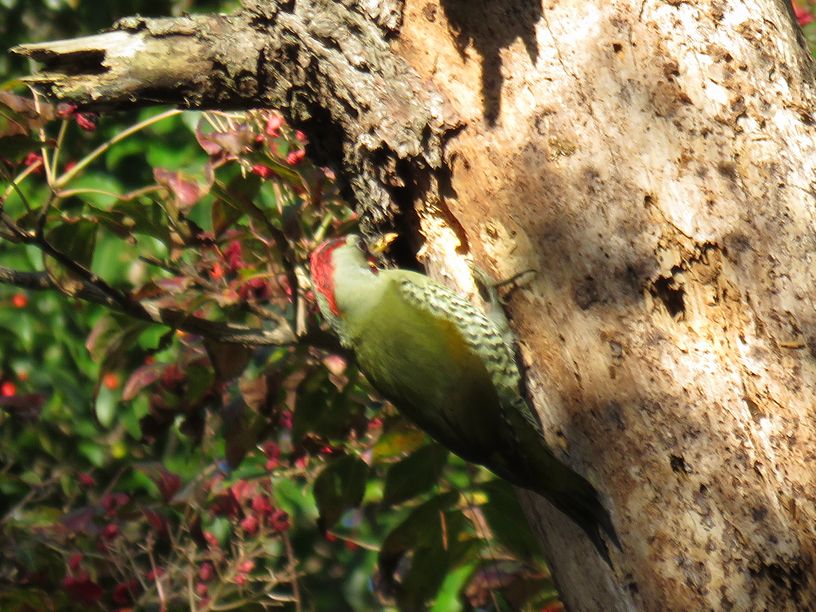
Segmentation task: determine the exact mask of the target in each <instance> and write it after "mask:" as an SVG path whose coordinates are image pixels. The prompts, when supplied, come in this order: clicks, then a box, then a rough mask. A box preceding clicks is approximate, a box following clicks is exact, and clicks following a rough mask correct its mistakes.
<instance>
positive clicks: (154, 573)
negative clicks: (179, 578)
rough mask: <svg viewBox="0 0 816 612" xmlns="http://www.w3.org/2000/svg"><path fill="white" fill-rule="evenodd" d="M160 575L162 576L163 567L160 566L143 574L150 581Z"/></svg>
mask: <svg viewBox="0 0 816 612" xmlns="http://www.w3.org/2000/svg"><path fill="white" fill-rule="evenodd" d="M162 576H164V568H161V567H157V568H156V569H154V570H150V571H149V572H147V574H145V578H147V579H148V580H150V581H155V580H156V579H157V578H161V577H162Z"/></svg>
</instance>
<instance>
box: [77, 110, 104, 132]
mask: <svg viewBox="0 0 816 612" xmlns="http://www.w3.org/2000/svg"><path fill="white" fill-rule="evenodd" d="M75 118H76V122H77V125H78V126H79V127H80V128H81V129H83V130H85V131H86V132H94V131H96V126H97V124H98V123H99V115H97V114H96V113H77V114H76V117H75Z"/></svg>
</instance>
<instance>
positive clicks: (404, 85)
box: [19, 0, 816, 610]
mask: <svg viewBox="0 0 816 612" xmlns="http://www.w3.org/2000/svg"><path fill="white" fill-rule="evenodd" d="M116 36H117V37H120V38H122V37H123V38H122V40H125V41H132V40H133V37H139V38H140V39H142V42H141V43H140V44H139V45H131V46H130V47H128V46H127V43H122V41H121V40H119V41H113V42H110V41H106V42H100V40H99V39H96V40H94V41H92V42H89V41H90V39H80V40H78V41H73V43H71V45H68V46H70V47H71V49H72V50H71V51H70V52H68V51H65V49H66V47H65V46H63V47H60V46H59V45H54V44H44V45H32V46H27V47H24V48H22V49H20V50H19V51H21V52H24V53H28V54H29V55H32V56H33V57H35V58H38V59H41V60H45V61H47V68H48V69H47V71H46V73H45V74H41V75H38V76H37V77H35V80H37V81H38V82H39V83H40V84H41V85H42V86H44V87H45V88H46V89H48V90H50V92H51V93H52V94H53V95H56V96H57V97H61V98H65V99H72V100H75V101H79V102H80V103H82V104H83V105H86V106H101V107H105V106H108V107H110V106H121V105H126V104H132V103H137V104H138V103H143V102H144V99H145V98H146V99H149V100H162V101H172V102H176V103H179V104H182V105H186V106H195V107H207V106H227V105H228V106H232V107H235V106H238V107H240V106H274V107H278V108H281V109H283V110H284V111H286V112H287V113H288V114H289V115H290V117H291V118H292V119H293V120H294V121H296V122H298V123H299V124H300V125H302V126H303V127H304V128H305V129H306V130H307V131H308V132H309V136H310V139H311V141H312V142H313V143H315V146H314V147H313V149H312V153H313V154H315V155H319V156H322V157H323V158H324V160H325V161H327V162H333V163H334V164H336V165H337V166H340V167H342V169H343V176H344V177H345V179H346V180H347V185H348V192H349V195H350V197H353V198H354V199H355V200H356V201H357V203H358V205H359V206H360V207H361V209H363V210H365V212H366V220H367V223H368V226H369V227H370V228H378V227H385V226H388V225H394V226H396V227H397V228H398V229H399V230H400V231H402V233H403V235H404V236H413V237H414V238H415V240H416V241H415V242H413V243H411V246H418V245H419V243H420V240H419V236H421V237H422V243H423V248H422V251H421V254H420V256H419V259H420V260H421V261H422V262H423V263H425V264H426V265H427V267H428V268H429V270H430V271H431V273H433V274H435V275H436V276H440V277H444V278H446V279H447V280H448V282H450V283H452V284H454V285H458V286H460V287H462V288H463V289H471V288H472V283H471V281H470V280H469V275H468V271H467V270H468V269H467V265H466V257H465V254H467V255H468V256H471V257H472V258H473V259H474V260H476V261H477V262H479V263H480V264H481V266H482V267H485V268H488V269H490V270H492V271H493V273H494V275H495V276H496V277H499V278H501V277H508V276H510V275H512V274H514V273H516V272H519V271H521V270H524V269H528V268H534V269H535V270H537V276H536V277H535V279H534V281H533V282H532V283H531V284H530V285H528V286H526V287H524V288H523V289H521V290H519V291H517V292H515V293H514V294H513V296H512V298H511V301H510V305H509V311H510V314H511V316H512V319H513V324H514V327H515V329H516V331H517V333H518V336H519V340H520V343H521V347H522V352H523V356H524V359H525V362H526V364H527V366H528V383H529V387H530V389H531V395H532V398H533V400H534V402H535V404H536V406H537V407H538V408H539V412H540V414H541V417H542V420H543V422H544V423H545V426H546V429H547V436H548V438H549V440H550V442H551V443H552V445H553V446H554V447H556V448H558V449H560V450H561V452H562V454H563V457H564V458H565V460H566V461H567V462H568V463H570V464H571V465H572V466H574V467H575V468H576V469H577V470H578V471H580V472H582V473H584V474H586V475H587V477H588V478H589V479H590V480H591V481H592V482H593V483H595V484H596V486H597V487H598V488H599V489H600V490H601V491H602V492H603V494H604V498H605V502H606V504H607V506H608V508H609V509H610V511H611V513H612V516H613V520H614V522H615V526H616V528H617V531H618V533H619V535H620V538H621V540H622V543H623V549H622V550H621V551H617V550H613V551H612V559H613V565H614V567H613V568H612V569H610V568H608V567H607V566H606V565H605V564H604V563H603V562H601V561H600V560H599V559H598V558H597V557H596V555H595V554H594V552H593V550H592V548H591V546H590V545H589V544H588V543H587V542H584V541H583V540H582V536H581V534H580V533H579V532H578V530H577V529H576V528H574V527H573V526H572V525H571V524H570V523H569V522H568V521H566V519H564V517H562V516H561V515H559V514H558V513H557V512H556V511H555V510H553V509H552V508H551V507H550V506H549V505H548V504H546V503H545V502H542V501H541V500H538V499H528V500H527V501H528V503H527V506H528V510H529V516H530V520H531V523H532V524H533V526H534V527H535V528H536V530H537V532H538V534H539V535H540V538H541V542H542V545H543V547H544V549H545V550H546V551H547V555H548V557H549V559H550V561H551V564H552V567H553V570H554V573H555V575H556V577H557V579H558V582H559V585H560V587H561V590H562V593H563V597H564V600H565V601H566V602H567V604H568V606H569V607H570V608H571V609H575V610H600V609H604V610H612V609H615V610H623V609H645V610H663V609H684V610H685V609H690V610H698V609H739V610H744V609H758V610H762V609H773V610H782V609H790V610H794V609H811V607H812V606H813V602H816V578H814V575H816V572H814V555H816V528H815V527H814V526H815V525H816V493H814V492H815V491H816V469H815V468H814V461H816V299H815V298H814V297H813V295H814V294H813V287H814V284H815V283H814V281H816V261H815V260H814V253H816V215H814V206H816V144H814V143H815V142H816V140H815V137H816V129H815V128H814V125H815V124H816V118H815V117H814V109H815V108H816V107H815V106H814V100H815V99H816V95H815V92H814V80H813V76H814V73H813V65H812V62H811V59H810V57H809V55H808V53H807V50H806V49H805V47H804V43H803V41H802V38H801V36H800V33H799V31H798V29H797V27H796V26H795V24H794V22H793V20H792V17H791V14H790V7H789V5H788V4H787V2H785V1H784V0H699V1H696V2H686V1H681V0H666V1H661V0H638V1H637V2H636V1H634V0H547V1H546V2H543V3H542V2H541V1H540V0H539V1H536V0H504V1H502V2H495V1H491V0H405V2H402V1H400V0H381V1H380V2H376V1H373V0H372V1H362V0H360V1H355V0H343V1H342V2H329V1H328V0H294V1H290V2H278V3H271V2H260V1H258V2H246V3H245V12H243V13H240V14H237V15H234V16H231V17H215V16H212V17H207V18H196V19H192V18H190V19H181V20H165V21H146V20H137V19H133V20H128V21H125V22H123V23H122V24H120V26H119V30H118V31H117V34H116ZM168 40H169V41H170V43H168ZM144 41H149V43H148V42H144ZM162 41H164V43H167V44H172V45H173V48H175V49H176V50H179V49H188V50H189V52H190V53H194V55H192V56H187V57H186V58H185V56H184V55H183V54H181V55H179V54H178V53H177V55H176V57H177V58H179V57H181V58H182V59H187V60H191V58H192V57H195V58H196V63H195V70H189V69H180V70H178V71H174V69H173V68H172V66H169V67H168V65H167V64H168V62H167V61H166V60H167V56H166V54H165V55H162V54H161V53H160V52H151V53H150V54H148V55H147V56H145V55H144V54H142V52H141V50H142V49H144V48H153V47H152V45H154V44H159V45H161V44H162ZM180 42H183V43H184V45H181V46H179V44H178V43H180ZM62 44H63V45H65V44H66V43H62ZM83 45H84V47H83ZM123 45H125V46H124V47H123ZM185 45H186V46H185ZM123 48H126V49H127V52H125V53H118V54H117V52H116V49H120V50H121V49H123ZM193 50H195V51H193ZM151 57H152V58H154V59H155V58H164V59H163V60H159V61H155V62H153V63H151V62H150V58H151ZM117 58H118V59H117ZM134 58H138V60H139V61H136V60H135V59H134ZM80 61H81V62H84V65H85V66H87V67H89V69H88V70H80V69H77V68H78V67H77V65H76V64H77V63H81V62H80ZM106 62H107V63H106ZM177 63H178V62H177ZM71 64H74V65H73V67H72V69H66V66H70V65H71ZM114 64H115V65H114ZM116 70H119V72H115V71H116ZM112 76H115V77H116V78H110V77H112ZM100 79H106V80H105V82H104V83H102V82H101V81H100Z"/></svg>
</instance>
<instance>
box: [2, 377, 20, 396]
mask: <svg viewBox="0 0 816 612" xmlns="http://www.w3.org/2000/svg"><path fill="white" fill-rule="evenodd" d="M0 395H2V396H3V397H13V396H14V395H17V386H16V385H15V384H14V383H13V382H11V381H9V380H7V381H6V382H4V383H3V384H2V385H0Z"/></svg>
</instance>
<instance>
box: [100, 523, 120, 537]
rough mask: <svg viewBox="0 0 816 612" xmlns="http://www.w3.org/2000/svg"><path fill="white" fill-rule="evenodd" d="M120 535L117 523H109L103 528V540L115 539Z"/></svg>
mask: <svg viewBox="0 0 816 612" xmlns="http://www.w3.org/2000/svg"><path fill="white" fill-rule="evenodd" d="M118 535H119V526H118V525H117V524H116V523H108V524H107V525H105V527H104V529H102V539H103V540H108V541H110V540H113V539H114V538H115V537H116V536H118Z"/></svg>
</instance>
